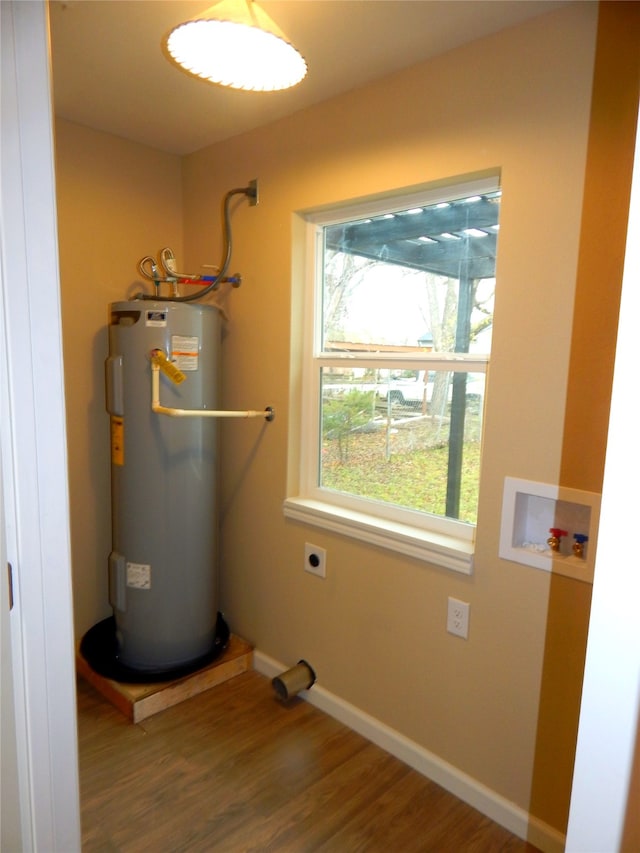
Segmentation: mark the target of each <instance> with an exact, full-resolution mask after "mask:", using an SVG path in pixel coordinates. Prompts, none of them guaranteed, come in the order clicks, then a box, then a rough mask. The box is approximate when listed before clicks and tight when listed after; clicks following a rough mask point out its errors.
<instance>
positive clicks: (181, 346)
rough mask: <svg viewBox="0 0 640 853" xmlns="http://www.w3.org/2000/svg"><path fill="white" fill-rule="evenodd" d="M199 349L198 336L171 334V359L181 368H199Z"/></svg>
mask: <svg viewBox="0 0 640 853" xmlns="http://www.w3.org/2000/svg"><path fill="white" fill-rule="evenodd" d="M199 351H200V341H199V339H198V338H197V336H193V337H188V336H186V335H171V361H172V362H173V363H174V364H175V366H176V367H177V368H178V369H179V370H197V369H198V353H199Z"/></svg>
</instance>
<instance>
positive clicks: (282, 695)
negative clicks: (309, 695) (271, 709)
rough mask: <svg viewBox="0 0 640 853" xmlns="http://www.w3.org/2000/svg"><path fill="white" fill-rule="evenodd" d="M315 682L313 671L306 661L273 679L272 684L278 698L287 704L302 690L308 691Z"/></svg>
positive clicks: (299, 662)
mask: <svg viewBox="0 0 640 853" xmlns="http://www.w3.org/2000/svg"><path fill="white" fill-rule="evenodd" d="M315 680H316V674H315V672H314V671H313V669H312V668H311V667H310V666H309V664H308V663H307V662H306V660H300V661H298V663H297V664H296V665H295V666H294V667H292V668H291V669H288V670H287V671H286V672H283V673H281V674H280V675H277V676H276V677H275V678H274V679H272V681H271V684H272V685H273V689H274V690H275V692H276V694H277V696H278V698H279V699H282V700H283V701H285V702H286V701H287V700H288V699H291V698H293V697H294V696H295V695H296V694H298V693H299V692H300V691H301V690H308V689H309V688H310V687H311V686H312V684H314V682H315Z"/></svg>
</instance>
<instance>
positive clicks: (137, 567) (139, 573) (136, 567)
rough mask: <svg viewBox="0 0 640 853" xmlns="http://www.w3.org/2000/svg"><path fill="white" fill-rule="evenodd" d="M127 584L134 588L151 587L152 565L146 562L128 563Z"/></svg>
mask: <svg viewBox="0 0 640 853" xmlns="http://www.w3.org/2000/svg"><path fill="white" fill-rule="evenodd" d="M127 586H131V587H133V588H134V589H151V566H148V565H146V564H145V563H127Z"/></svg>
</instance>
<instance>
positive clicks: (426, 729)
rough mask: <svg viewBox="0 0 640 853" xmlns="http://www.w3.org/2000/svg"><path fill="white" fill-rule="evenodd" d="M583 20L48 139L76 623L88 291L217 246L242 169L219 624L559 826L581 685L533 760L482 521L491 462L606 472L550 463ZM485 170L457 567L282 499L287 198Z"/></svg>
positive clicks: (557, 15) (92, 309) (94, 331)
mask: <svg viewBox="0 0 640 853" xmlns="http://www.w3.org/2000/svg"><path fill="white" fill-rule="evenodd" d="M596 23H597V6H596V4H595V3H582V2H574V3H570V4H568V5H567V6H566V7H564V8H562V9H561V10H559V11H556V12H554V13H553V14H551V15H550V16H545V17H544V18H541V19H538V20H533V21H531V22H529V23H527V24H525V25H523V26H520V27H517V28H514V29H511V30H507V31H504V32H502V33H499V34H497V35H495V36H492V37H490V38H487V39H483V40H481V41H478V42H475V43H473V44H470V45H468V46H466V47H463V48H461V49H458V50H456V51H453V52H451V53H448V54H446V55H444V56H441V57H439V58H437V59H435V60H432V61H430V62H428V63H425V64H422V65H420V66H416V67H414V68H411V69H409V70H407V71H404V72H401V73H399V74H396V75H393V76H392V77H389V78H387V79H385V80H382V81H380V82H378V83H376V84H374V85H372V86H368V87H366V88H364V89H361V90H358V91H356V92H352V93H349V94H347V95H344V96H341V97H339V98H336V99H333V100H331V101H328V102H326V103H324V104H321V105H319V106H316V107H313V108H311V109H308V110H305V111H302V112H300V113H298V114H296V115H294V116H292V117H291V118H288V119H285V120H282V121H280V122H277V123H276V124H274V125H272V126H269V127H266V128H263V129H260V130H256V131H253V132H250V133H247V134H244V135H242V136H240V137H237V138H235V139H233V140H230V141H228V142H224V143H220V144H218V145H215V146H212V147H210V148H207V149H205V150H203V151H200V152H197V153H196V154H193V155H191V156H189V157H186V158H184V159H183V161H182V164H180V162H179V161H177V160H176V158H172V157H169V156H168V155H163V154H158V153H157V152H153V151H151V150H149V149H144V148H142V147H140V146H135V145H133V144H131V143H127V142H123V141H122V140H116V139H114V138H113V137H107V136H105V135H104V134H99V133H94V132H93V131H87V130H86V129H83V128H78V127H74V126H71V125H68V124H66V123H64V122H61V123H60V125H59V128H58V142H57V144H58V169H59V172H58V179H59V182H60V200H59V204H60V210H59V215H60V223H61V226H60V240H61V259H62V286H63V308H64V317H63V320H64V333H65V360H66V373H67V395H68V396H67V406H68V411H69V443H70V466H71V500H72V523H73V530H72V533H73V557H74V579H75V580H74V582H75V586H76V623H77V628H78V630H79V631H82V630H85V629H86V628H87V627H88V626H89V625H91V624H93V622H95V621H97V619H99V618H101V617H102V616H104V615H107V613H108V612H109V611H108V602H107V596H106V555H107V553H108V550H109V521H108V434H107V431H108V422H107V418H106V415H105V414H104V408H103V396H102V362H103V359H104V356H105V354H106V332H105V329H104V321H105V318H106V305H107V303H108V302H109V301H111V300H113V299H118V298H121V297H123V296H124V295H125V293H126V292H127V288H128V286H129V284H130V282H131V281H132V280H133V279H134V278H135V277H136V275H135V263H136V261H137V260H138V259H139V257H140V256H141V255H143V254H147V253H154V252H155V251H156V250H157V249H158V248H160V247H161V246H162V245H166V244H169V245H172V246H173V247H174V248H175V250H176V253H177V254H178V256H179V257H180V256H183V258H184V266H185V267H188V268H193V269H197V268H198V267H199V266H200V265H201V264H203V263H212V262H217V261H218V260H219V255H220V251H221V239H220V207H219V203H218V201H219V200H220V199H222V197H223V195H224V193H225V192H226V191H227V190H228V189H230V188H232V187H236V186H242V185H245V184H246V183H247V181H248V180H249V179H251V178H258V179H259V185H260V204H259V205H258V206H257V207H249V206H248V205H247V204H246V201H244V200H239V201H238V204H234V205H233V207H234V212H233V214H232V221H233V239H234V256H233V261H232V264H231V267H232V271H235V270H239V271H240V272H241V273H242V274H243V277H244V283H243V285H242V287H241V288H240V289H239V290H234V291H233V292H232V293H231V294H230V295H228V296H227V297H226V298H225V303H226V305H227V309H228V312H229V322H228V324H227V327H226V330H225V335H224V340H223V385H224V387H223V395H224V403H225V405H226V406H227V407H229V408H262V407H263V406H265V405H273V406H274V407H275V408H276V412H277V415H276V420H275V421H274V422H273V423H272V424H264V423H262V422H259V421H255V422H254V421H251V422H245V421H240V422H224V423H223V424H222V426H221V432H222V454H221V456H222V474H221V482H222V501H221V503H222V510H221V519H220V520H221V570H220V580H221V594H222V608H223V610H224V612H225V615H226V617H227V619H228V621H229V623H230V626H231V628H232V630H233V631H235V632H236V633H238V634H240V635H241V636H243V637H245V638H246V639H248V640H250V641H252V642H253V643H255V645H256V647H257V648H258V649H259V650H260V651H262V652H264V653H265V654H267V655H270V656H271V657H273V658H275V659H277V660H280V661H282V662H283V663H286V664H291V663H294V662H295V661H297V660H298V659H299V658H301V657H304V658H306V659H308V660H309V661H310V662H311V663H312V665H313V666H314V667H315V669H316V670H317V674H318V680H319V683H320V684H322V686H323V687H325V688H326V689H327V690H329V691H332V692H334V693H335V694H337V695H338V696H339V697H341V698H343V699H345V700H347V701H349V702H351V703H353V704H354V705H356V706H357V707H359V708H361V709H362V710H364V711H366V712H368V713H369V714H371V715H373V716H374V717H377V718H378V719H380V720H381V721H383V722H384V723H386V724H388V725H390V726H392V727H393V728H395V729H397V730H398V731H399V732H401V733H402V734H404V735H406V736H407V737H409V738H411V739H413V740H415V741H416V742H417V743H418V744H420V745H421V746H423V747H425V748H426V749H428V750H431V751H432V752H433V753H435V754H436V755H438V756H440V757H441V758H442V759H444V760H445V761H448V762H450V763H451V764H453V765H454V766H455V767H457V768H459V769H460V770H461V771H462V772H464V773H467V774H469V775H470V776H471V777H473V778H475V779H477V780H478V781H480V782H481V783H483V784H485V785H487V786H488V787H489V788H490V789H493V790H494V791H496V792H497V793H499V794H501V795H503V796H504V797H506V798H507V799H509V800H511V801H513V802H515V803H516V804H517V805H519V806H521V807H522V808H524V809H528V808H529V805H530V803H531V802H533V808H534V811H535V814H536V815H537V816H538V817H539V818H540V819H542V820H544V821H547V822H548V823H549V824H551V825H552V826H555V827H556V828H558V829H560V830H564V828H565V822H566V813H567V806H568V798H569V789H570V771H571V764H572V759H573V749H574V739H575V724H576V720H577V711H578V708H577V699H576V696H575V692H574V693H572V694H571V696H570V697H569V698H568V699H567V700H566V701H565V700H564V699H562V700H561V701H559V702H558V703H555V705H554V703H553V701H551V703H550V706H549V707H551V708H552V713H551V724H549V723H548V722H547V730H548V729H549V728H551V730H552V731H557V732H558V738H557V743H555V742H554V743H553V750H554V756H553V762H551V763H549V762H547V761H546V753H545V755H544V756H543V758H544V759H545V760H542V761H541V760H540V755H539V754H537V753H536V737H537V729H538V724H539V711H540V707H539V697H540V688H541V682H542V680H543V675H544V672H545V666H546V657H545V656H546V655H548V653H549V649H548V647H546V646H545V643H546V639H547V619H548V616H549V612H548V608H549V596H550V577H549V576H548V575H547V574H546V573H544V572H540V571H536V570H534V569H529V568H526V567H523V566H520V565H518V564H515V563H510V562H507V561H503V560H500V559H499V558H498V534H499V525H500V511H501V501H502V486H503V481H504V477H505V476H506V475H510V476H517V477H525V478H530V479H534V480H540V481H543V482H550V483H554V482H558V481H559V479H560V478H561V475H562V476H563V477H564V478H565V479H564V481H563V482H564V485H567V486H576V487H580V488H589V489H593V490H598V489H599V487H600V482H599V478H598V475H599V473H600V471H601V458H602V455H603V452H604V445H603V444H601V443H600V444H597V443H596V446H594V444H593V443H590V444H589V446H585V447H583V448H582V450H583V452H584V453H593V454H595V455H596V456H597V458H598V464H596V465H595V467H594V469H593V470H594V472H595V473H593V474H590V475H589V476H587V477H586V478H582V479H583V480H586V482H585V481H582V482H578V480H580V479H581V477H580V474H576V473H575V469H574V470H573V471H571V470H570V471H569V473H568V474H567V471H566V470H563V468H562V462H563V453H564V447H563V444H564V441H565V436H564V421H565V403H566V398H567V390H568V384H569V383H568V380H569V368H570V364H571V363H572V359H575V358H576V353H575V351H574V352H572V324H573V317H574V297H575V294H576V281H577V270H578V262H579V248H580V240H581V221H582V204H583V190H584V177H585V175H584V173H585V164H586V158H587V145H588V140H589V116H590V99H591V84H592V74H593V63H594V50H595V36H596ZM181 165H182V171H183V187H182V190H183V194H184V210H183V214H182V212H181V210H180V204H179V203H178V204H175V205H168V204H166V202H164V198H166V195H164V194H163V195H161V194H160V193H159V192H158V184H159V176H160V174H162V175H163V180H164V183H165V185H166V183H167V182H170V183H171V184H172V186H174V187H176V188H177V186H178V181H179V175H180V167H181ZM496 168H498V169H500V170H501V173H502V187H503V203H502V214H501V216H502V219H501V231H500V240H499V258H498V273H497V275H498V296H497V302H496V312H495V330H494V344H493V347H494V349H493V357H492V364H491V372H490V385H489V390H488V395H487V411H486V437H485V446H484V463H483V471H482V484H481V497H480V512H479V523H478V531H477V549H476V561H475V571H474V574H473V576H472V577H462V576H459V575H455V574H453V573H451V572H448V571H446V570H443V569H440V568H436V567H433V566H429V565H426V564H423V563H421V562H418V561H415V560H412V559H409V558H404V557H401V556H398V555H395V554H392V553H389V552H386V551H384V550H381V549H377V548H372V547H367V546H366V545H364V544H362V543H358V542H355V541H351V540H349V539H347V538H344V537H341V536H338V535H334V534H330V533H327V532H324V531H322V530H320V529H316V528H312V527H306V526H304V525H301V524H297V523H294V522H290V521H286V520H285V519H284V516H283V512H282V502H283V500H284V498H285V497H286V495H287V483H288V479H289V481H291V469H292V467H294V463H295V455H294V454H292V453H291V450H290V448H291V447H295V446H296V436H297V430H298V425H299V402H300V387H299V382H300V372H299V367H298V354H299V345H300V331H301V322H300V320H301V318H300V306H301V292H302V288H303V280H302V278H301V276H300V275H299V274H298V272H297V266H298V265H297V264H295V263H293V262H292V257H293V258H295V257H297V255H298V254H299V249H300V247H299V246H298V245H297V243H296V241H295V240H294V239H293V238H292V234H293V232H294V225H295V222H296V212H299V211H304V210H308V209H310V208H314V207H317V206H320V205H324V204H335V203H336V202H340V201H344V200H348V199H353V198H358V197H362V196H366V195H370V194H372V193H380V192H387V191H392V190H396V189H398V188H403V187H414V186H419V185H423V184H427V183H429V182H430V181H434V180H440V179H442V178H445V177H451V178H455V177H457V176H461V175H473V174H477V173H480V172H484V171H486V170H488V169H496ZM154 186H155V190H154V189H152V188H153V187H154ZM176 192H177V197H178V198H179V190H177V189H176ZM182 230H183V231H184V235H185V236H184V247H183V246H182V245H181V239H180V235H181V233H182ZM183 248H184V253H182V249H183ZM603 251H604V252H606V246H603ZM292 268H293V272H292ZM594 286H595V285H594ZM592 294H593V291H591V295H592ZM583 295H584V296H586V298H589V295H590V294H589V290H587V292H586V294H583ZM390 298H391V295H390ZM607 343H608V345H609V346H608V348H607V350H606V351H607V353H610V352H612V348H613V341H608V342H607ZM579 360H580V359H579V358H578V361H579ZM572 369H573V366H572ZM609 373H610V366H609ZM585 417H587V418H588V419H591V418H593V417H595V418H596V420H597V421H598V419H599V421H598V423H596V426H595V427H594V429H595V432H596V434H597V435H598V436H601V435H602V434H603V430H602V429H601V423H600V422H604V426H605V429H606V411H604V412H603V411H602V410H599V411H596V412H587V413H586V415H585ZM572 441H576V442H578V443H579V442H580V434H579V433H578V434H577V435H575V436H573V437H572ZM305 541H309V542H313V543H315V544H318V545H321V546H323V547H326V548H327V552H328V576H327V579H326V580H324V581H322V580H319V579H317V578H315V577H313V576H311V575H308V574H306V573H304V572H303V571H302V557H303V547H304V543H305ZM565 590H566V591H565V594H566V600H567V601H568V607H569V608H570V610H571V614H572V615H571V620H570V623H571V624H570V630H569V632H568V641H567V642H565V645H566V646H567V647H568V649H569V653H568V654H567V656H566V659H565V658H563V660H562V662H561V664H560V666H559V668H560V669H561V668H562V666H564V667H566V672H567V677H568V678H569V679H570V680H571V682H572V683H578V684H579V683H580V680H581V673H582V659H583V654H584V639H585V631H586V624H587V621H588V609H589V595H590V588H589V586H588V585H586V584H581V583H579V582H574V581H568V582H566V584H565ZM449 595H453V596H456V597H459V598H462V599H464V600H466V601H469V602H470V603H471V622H470V634H469V639H468V640H467V641H463V640H460V639H458V638H455V637H452V636H451V635H449V634H447V633H446V630H445V620H446V602H447V596H449ZM563 653H564V648H563ZM578 695H579V691H578ZM534 773H535V777H536V778H535V783H536V784H535V788H536V791H541V792H544V790H545V789H548V790H549V791H550V794H549V796H545V795H544V793H541V794H540V795H539V796H536V797H535V801H532V791H533V788H534ZM557 779H559V780H560V781H559V783H557V782H556V780H557Z"/></svg>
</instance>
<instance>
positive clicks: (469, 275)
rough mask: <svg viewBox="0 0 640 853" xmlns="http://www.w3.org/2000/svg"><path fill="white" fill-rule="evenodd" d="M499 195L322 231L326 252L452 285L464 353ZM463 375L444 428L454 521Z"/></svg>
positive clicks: (492, 253)
mask: <svg viewBox="0 0 640 853" xmlns="http://www.w3.org/2000/svg"><path fill="white" fill-rule="evenodd" d="M499 213H500V192H499V191H496V192H492V193H486V194H483V195H477V196H471V197H467V198H463V199H460V200H454V201H448V202H445V203H442V204H435V205H430V206H427V207H418V208H414V209H411V210H405V211H401V212H398V213H394V214H391V215H389V214H387V215H384V216H377V217H373V218H371V219H365V220H361V221H356V222H346V223H342V224H338V225H332V226H330V227H328V228H327V229H326V231H325V235H326V236H325V246H326V248H327V249H329V250H333V251H336V252H343V253H346V254H352V255H358V256H359V257H363V258H369V259H370V260H376V261H384V263H387V264H396V265H398V266H401V267H405V268H409V269H414V270H422V271H424V272H429V273H435V274H436V275H441V276H445V277H447V278H450V279H454V280H457V281H458V312H457V326H456V334H455V344H454V352H460V353H468V352H469V346H470V341H471V314H472V310H473V295H474V292H475V288H476V286H477V283H478V282H479V281H480V280H481V279H486V278H494V277H495V269H496V248H497V240H498V227H499V225H498V220H499ZM465 399H466V374H465V373H454V374H453V381H452V396H451V420H450V426H449V461H448V469H447V471H448V473H447V499H446V515H447V516H448V517H449V518H458V517H459V512H460V480H461V472H462V451H463V444H464V426H465V411H466V408H465Z"/></svg>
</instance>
